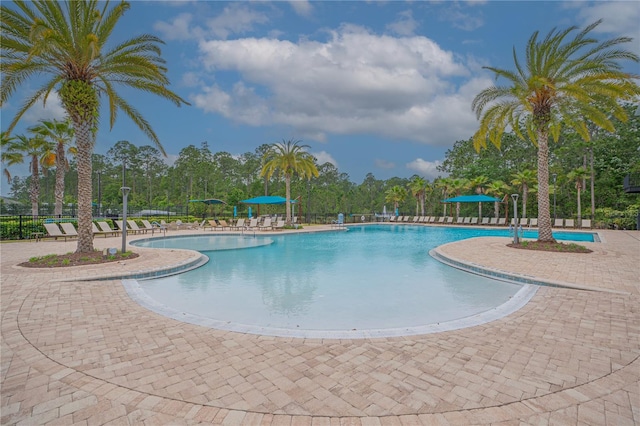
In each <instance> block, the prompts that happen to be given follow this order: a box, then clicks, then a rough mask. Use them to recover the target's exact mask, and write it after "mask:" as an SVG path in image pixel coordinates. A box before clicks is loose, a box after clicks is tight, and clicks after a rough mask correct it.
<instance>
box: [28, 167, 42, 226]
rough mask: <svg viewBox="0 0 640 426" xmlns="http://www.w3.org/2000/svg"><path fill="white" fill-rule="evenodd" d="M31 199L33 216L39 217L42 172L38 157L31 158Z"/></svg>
mask: <svg viewBox="0 0 640 426" xmlns="http://www.w3.org/2000/svg"><path fill="white" fill-rule="evenodd" d="M29 198H30V200H31V215H32V216H38V199H39V198H40V170H39V168H38V157H36V156H35V155H34V156H32V157H31V187H30V188H29Z"/></svg>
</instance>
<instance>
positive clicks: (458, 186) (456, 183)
mask: <svg viewBox="0 0 640 426" xmlns="http://www.w3.org/2000/svg"><path fill="white" fill-rule="evenodd" d="M468 188H469V180H468V179H463V178H454V179H452V180H451V190H452V191H453V193H454V194H455V196H456V197H457V196H459V195H462V191H465V190H466V189H468ZM459 217H460V203H459V202H458V203H456V219H457V218H459Z"/></svg>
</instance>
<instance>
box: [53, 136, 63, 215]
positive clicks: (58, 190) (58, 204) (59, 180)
mask: <svg viewBox="0 0 640 426" xmlns="http://www.w3.org/2000/svg"><path fill="white" fill-rule="evenodd" d="M65 166H66V161H65V158H64V145H63V144H61V143H59V144H57V146H56V187H55V189H54V190H53V193H54V194H55V198H56V201H55V207H54V210H53V214H55V215H56V216H60V215H62V202H63V200H64V172H65Z"/></svg>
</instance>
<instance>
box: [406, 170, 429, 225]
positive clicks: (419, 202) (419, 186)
mask: <svg viewBox="0 0 640 426" xmlns="http://www.w3.org/2000/svg"><path fill="white" fill-rule="evenodd" d="M426 187H427V181H426V180H425V179H424V178H422V177H420V176H414V177H413V178H412V179H411V181H410V182H409V191H411V194H412V195H413V196H414V197H416V216H418V206H420V211H421V214H422V216H424V196H425V188H426Z"/></svg>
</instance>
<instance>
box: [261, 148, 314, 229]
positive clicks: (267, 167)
mask: <svg viewBox="0 0 640 426" xmlns="http://www.w3.org/2000/svg"><path fill="white" fill-rule="evenodd" d="M300 142H301V141H292V140H288V141H284V140H283V141H282V143H274V144H273V145H271V149H270V151H269V152H267V153H265V155H266V157H267V159H268V160H267V161H266V162H265V163H264V166H262V170H261V171H260V176H266V177H267V179H270V178H271V176H272V175H273V173H274V172H276V171H279V172H280V174H282V175H283V176H284V184H285V191H286V196H285V199H286V214H287V219H286V220H287V225H291V176H293V175H294V174H298V175H300V176H302V177H303V178H307V179H311V178H312V177H314V176H315V177H318V168H317V167H316V160H315V158H313V155H311V154H309V153H308V152H306V151H305V149H306V148H309V145H300Z"/></svg>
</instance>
